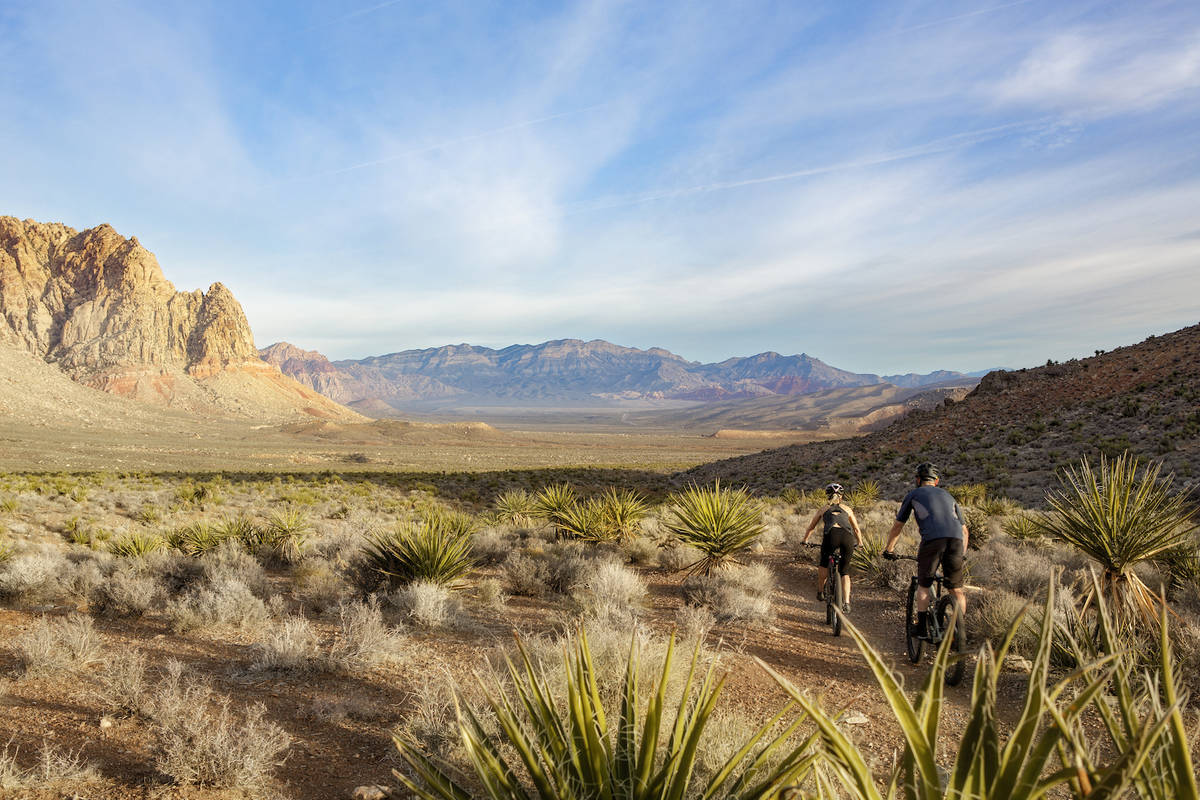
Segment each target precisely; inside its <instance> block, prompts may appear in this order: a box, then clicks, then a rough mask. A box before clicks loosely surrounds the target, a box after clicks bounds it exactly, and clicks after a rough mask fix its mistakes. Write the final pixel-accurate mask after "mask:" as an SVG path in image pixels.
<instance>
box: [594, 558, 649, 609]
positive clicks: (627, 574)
mask: <svg viewBox="0 0 1200 800" xmlns="http://www.w3.org/2000/svg"><path fill="white" fill-rule="evenodd" d="M580 589H581V591H580V593H579V596H578V599H579V600H580V602H581V603H582V605H583V610H584V613H586V614H588V615H590V616H593V617H597V618H599V619H602V620H608V621H610V622H612V623H614V624H618V623H621V622H628V621H629V620H631V619H633V618H636V617H637V616H638V614H639V613H641V609H642V604H643V602H644V601H645V598H646V583H645V582H644V581H643V580H642V578H641V576H640V575H638V574H637V573H636V572H634V571H633V570H631V569H629V568H627V567H624V566H622V565H620V564H617V563H614V562H611V561H606V562H601V563H599V564H597V565H596V566H595V567H594V568H593V569H592V570H590V571H589V572H588V573H587V574H586V576H585V577H584V579H583V581H582V583H581V584H580Z"/></svg>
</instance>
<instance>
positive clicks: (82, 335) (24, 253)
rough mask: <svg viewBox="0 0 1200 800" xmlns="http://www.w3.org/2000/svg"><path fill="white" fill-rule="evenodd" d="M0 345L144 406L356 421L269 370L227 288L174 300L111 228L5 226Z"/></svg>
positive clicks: (158, 274) (147, 255) (170, 289)
mask: <svg viewBox="0 0 1200 800" xmlns="http://www.w3.org/2000/svg"><path fill="white" fill-rule="evenodd" d="M0 339H3V340H4V341H6V342H7V343H8V344H9V345H12V346H16V347H18V348H20V349H23V350H26V351H28V352H30V353H33V354H34V355H36V356H38V357H39V358H41V359H42V360H44V361H46V362H47V363H50V364H53V365H54V366H57V367H58V368H59V369H60V370H62V371H63V372H65V373H66V374H67V375H68V376H70V377H71V378H72V379H74V380H75V381H77V382H79V383H82V384H84V385H87V386H91V387H94V388H97V389H102V390H104V391H106V392H109V393H112V394H117V395H122V396H126V397H132V398H136V399H139V400H148V401H153V402H157V403H162V404H165V405H171V406H177V407H183V408H187V409H190V410H203V409H209V410H218V411H222V412H227V413H228V412H232V413H234V414H237V415H240V416H248V417H256V416H259V412H266V413H267V414H268V416H271V417H278V416H281V415H282V416H289V415H290V414H291V412H294V413H295V414H296V415H302V414H310V415H311V414H312V413H313V412H315V413H316V414H317V415H318V416H323V417H333V418H353V417H356V416H357V415H356V414H354V412H352V411H350V410H349V409H344V408H341V407H340V406H337V405H336V404H334V403H332V402H329V401H328V400H327V399H326V398H324V397H321V396H320V395H318V394H316V393H315V392H312V391H311V390H308V389H304V388H303V387H301V386H299V385H298V384H296V383H295V382H294V381H291V380H290V379H287V378H285V377H284V376H283V375H282V374H280V373H279V371H278V370H277V369H275V368H274V367H272V366H270V365H268V364H266V363H264V362H263V361H262V360H261V359H260V358H259V357H258V350H257V348H255V346H254V336H253V334H252V333H251V331H250V324H249V323H248V322H247V320H246V315H245V313H244V312H243V310H242V307H241V305H240V304H239V303H238V301H237V299H236V298H235V297H234V296H233V293H232V292H230V291H229V289H227V288H226V287H225V286H224V285H222V284H220V283H214V284H213V285H212V286H210V287H209V289H208V291H207V292H202V291H193V292H180V291H176V289H175V287H174V285H172V284H171V282H170V281H168V280H167V279H166V278H165V277H164V275H163V273H162V269H161V268H160V267H159V265H158V261H157V259H156V258H155V257H154V254H153V253H151V252H150V251H148V250H146V249H145V248H144V247H142V245H141V243H140V242H138V240H137V238H136V237H133V238H129V239H126V238H124V237H122V236H121V235H120V234H118V233H117V232H116V231H115V230H113V228H112V227H111V226H109V225H100V226H98V227H95V228H91V229H89V230H85V231H82V232H80V231H75V230H73V229H71V228H68V227H67V226H65V225H61V224H57V223H38V222H34V221H32V220H18V219H15V218H13V217H0ZM231 373H238V374H239V375H240V376H241V377H239V378H237V379H231V378H230V374H231ZM218 378H222V380H220V381H218V380H217V379H218ZM229 392H232V394H229ZM289 409H291V411H290V412H289ZM305 409H310V410H309V411H306V410H305Z"/></svg>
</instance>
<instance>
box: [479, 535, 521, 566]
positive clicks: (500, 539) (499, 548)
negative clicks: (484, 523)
mask: <svg viewBox="0 0 1200 800" xmlns="http://www.w3.org/2000/svg"><path fill="white" fill-rule="evenodd" d="M514 546H515V537H514V536H513V533H512V530H511V529H507V530H506V529H504V528H500V527H489V528H483V529H481V530H478V531H476V532H475V533H474V534H473V535H472V536H471V555H472V556H473V557H474V558H475V560H476V562H477V563H479V564H484V565H491V564H499V563H500V562H502V561H504V559H505V558H507V557H508V554H509V553H511V552H512V550H513V547H514Z"/></svg>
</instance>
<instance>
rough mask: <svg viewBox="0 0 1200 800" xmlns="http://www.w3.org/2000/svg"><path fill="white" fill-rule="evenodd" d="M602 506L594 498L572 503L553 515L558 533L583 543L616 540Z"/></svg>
mask: <svg viewBox="0 0 1200 800" xmlns="http://www.w3.org/2000/svg"><path fill="white" fill-rule="evenodd" d="M605 511H606V509H605V507H604V504H603V503H601V502H600V501H599V500H596V499H595V498H593V499H591V500H588V501H586V502H583V503H574V504H572V505H569V506H567V507H566V508H564V509H563V510H561V511H559V512H558V513H556V514H555V515H554V524H555V527H557V528H558V530H559V531H561V532H562V533H565V534H567V535H569V536H572V537H574V538H576V539H582V540H583V541H585V542H605V541H611V540H613V539H615V538H616V534H615V532H614V531H613V529H612V527H611V526H610V525H609V522H608V517H607V515H606V513H605Z"/></svg>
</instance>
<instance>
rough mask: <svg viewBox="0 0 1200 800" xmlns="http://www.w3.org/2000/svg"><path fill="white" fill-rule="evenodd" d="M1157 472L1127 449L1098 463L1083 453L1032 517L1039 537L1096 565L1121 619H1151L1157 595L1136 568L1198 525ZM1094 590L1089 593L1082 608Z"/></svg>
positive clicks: (1189, 536)
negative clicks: (1096, 466)
mask: <svg viewBox="0 0 1200 800" xmlns="http://www.w3.org/2000/svg"><path fill="white" fill-rule="evenodd" d="M1160 470H1161V465H1160V464H1156V463H1152V464H1150V465H1149V466H1147V467H1146V468H1145V469H1144V470H1140V469H1139V464H1138V460H1137V459H1136V458H1134V457H1132V456H1130V455H1129V454H1128V453H1126V454H1124V455H1121V456H1118V457H1117V458H1115V459H1112V460H1110V459H1108V458H1105V457H1104V456H1101V457H1100V466H1099V469H1093V467H1092V465H1091V464H1090V463H1089V462H1088V460H1087V459H1086V458H1085V459H1083V461H1082V462H1080V465H1079V466H1078V468H1068V469H1067V470H1066V471H1065V472H1064V473H1063V474H1062V476H1061V478H1060V480H1061V482H1062V489H1060V490H1058V491H1051V492H1048V493H1047V495H1046V500H1047V502H1048V503H1049V504H1050V508H1051V509H1052V511H1053V513H1050V514H1046V515H1044V516H1040V517H1036V518H1035V522H1036V525H1037V527H1038V529H1039V530H1040V531H1041V532H1042V533H1043V534H1044V535H1046V536H1049V537H1051V538H1054V539H1059V540H1061V541H1064V542H1067V543H1068V544H1071V545H1073V546H1074V547H1075V548H1076V549H1077V550H1079V551H1080V552H1082V553H1084V554H1085V555H1087V556H1089V557H1090V558H1092V559H1094V560H1095V561H1096V562H1097V563H1098V564H1099V566H1100V569H1101V571H1102V574H1101V578H1100V583H1099V591H1100V592H1102V593H1103V594H1104V596H1105V599H1106V601H1107V602H1108V607H1109V609H1110V610H1111V611H1112V612H1113V614H1114V615H1115V617H1116V618H1117V620H1119V621H1120V623H1121V624H1128V623H1130V622H1131V621H1132V620H1134V619H1140V620H1142V621H1143V622H1145V623H1149V624H1151V625H1153V624H1154V622H1155V620H1156V619H1157V618H1158V610H1159V605H1160V603H1159V597H1158V595H1157V594H1155V593H1154V592H1153V591H1151V590H1150V588H1149V587H1147V586H1146V585H1145V584H1144V583H1143V582H1142V580H1141V578H1139V577H1138V576H1137V573H1135V572H1134V567H1136V566H1137V565H1138V564H1140V563H1141V562H1143V561H1149V560H1152V559H1155V558H1157V557H1159V556H1162V555H1164V554H1166V553H1169V552H1171V551H1172V550H1174V549H1175V548H1178V547H1180V546H1183V545H1186V544H1188V543H1190V542H1191V541H1192V536H1193V533H1194V531H1195V530H1196V526H1195V524H1194V523H1193V522H1191V520H1190V519H1189V513H1188V509H1187V506H1186V503H1185V500H1184V497H1183V496H1182V495H1181V494H1173V493H1172V492H1171V482H1172V481H1171V478H1169V477H1168V478H1166V479H1165V480H1161V481H1160V480H1159V472H1160ZM1139 472H1140V474H1139ZM1095 596H1096V593H1095V592H1092V593H1090V594H1089V595H1088V597H1087V602H1085V603H1084V607H1085V609H1086V608H1087V607H1088V605H1090V603H1091V602H1092V601H1093V600H1094V598H1095Z"/></svg>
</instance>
